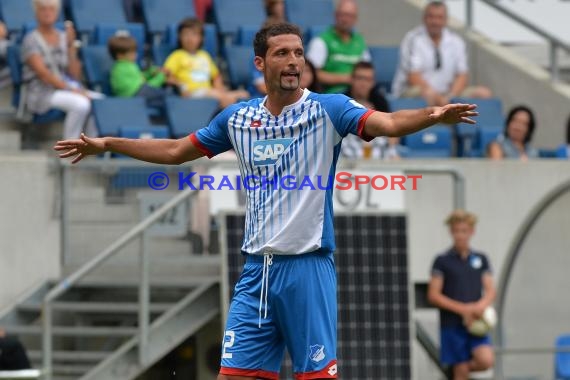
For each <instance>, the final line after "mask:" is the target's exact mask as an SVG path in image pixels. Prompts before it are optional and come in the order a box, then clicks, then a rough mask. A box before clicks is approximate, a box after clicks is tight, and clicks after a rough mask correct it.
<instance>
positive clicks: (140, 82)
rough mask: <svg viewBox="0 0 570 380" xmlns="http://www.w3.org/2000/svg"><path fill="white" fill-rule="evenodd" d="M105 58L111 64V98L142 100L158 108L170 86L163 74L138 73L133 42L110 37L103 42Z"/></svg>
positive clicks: (152, 70)
mask: <svg viewBox="0 0 570 380" xmlns="http://www.w3.org/2000/svg"><path fill="white" fill-rule="evenodd" d="M107 47H108V49H109V54H111V57H113V59H114V60H115V63H114V64H113V67H112V68H111V90H112V91H113V94H114V95H115V96H119V97H133V96H142V97H144V98H145V99H146V100H147V103H148V105H150V106H158V107H161V106H163V105H164V98H165V97H166V96H167V95H169V92H168V91H167V90H166V89H165V88H163V87H164V86H165V85H168V84H171V81H169V80H168V78H167V75H166V70H163V69H161V68H158V67H151V68H149V69H147V70H144V71H143V70H141V69H140V67H139V66H138V64H137V62H136V61H137V42H136V40H135V39H134V38H132V37H130V36H124V35H117V36H113V37H111V38H110V39H109V41H108V42H107Z"/></svg>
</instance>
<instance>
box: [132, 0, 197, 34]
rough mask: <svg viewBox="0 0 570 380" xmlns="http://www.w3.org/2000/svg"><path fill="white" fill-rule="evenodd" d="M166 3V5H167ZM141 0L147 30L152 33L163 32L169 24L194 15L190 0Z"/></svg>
mask: <svg viewBox="0 0 570 380" xmlns="http://www.w3.org/2000/svg"><path fill="white" fill-rule="evenodd" d="M167 4H168V5H167ZM167 4H165V2H164V0H142V2H141V5H142V11H143V17H144V22H145V24H146V29H147V32H148V33H150V34H152V35H155V36H156V35H160V34H162V33H164V31H165V30H166V28H168V26H169V25H171V24H176V25H177V24H178V23H179V22H180V21H182V20H183V19H185V18H187V17H196V11H195V9H194V2H193V1H191V0H170V1H168V3H167Z"/></svg>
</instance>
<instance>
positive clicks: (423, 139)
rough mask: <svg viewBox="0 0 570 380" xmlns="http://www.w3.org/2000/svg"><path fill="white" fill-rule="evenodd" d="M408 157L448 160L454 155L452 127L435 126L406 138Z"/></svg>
mask: <svg viewBox="0 0 570 380" xmlns="http://www.w3.org/2000/svg"><path fill="white" fill-rule="evenodd" d="M403 142H404V145H405V146H406V147H408V148H409V152H408V154H407V157H423V158H447V157H451V154H452V145H453V144H452V133H451V127H449V126H445V125H435V126H433V127H431V128H427V129H424V130H422V131H419V132H416V133H413V134H411V135H408V136H406V137H405V138H404V141H403Z"/></svg>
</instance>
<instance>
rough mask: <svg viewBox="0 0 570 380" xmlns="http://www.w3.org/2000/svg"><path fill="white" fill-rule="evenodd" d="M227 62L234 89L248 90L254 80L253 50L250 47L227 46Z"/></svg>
mask: <svg viewBox="0 0 570 380" xmlns="http://www.w3.org/2000/svg"><path fill="white" fill-rule="evenodd" d="M226 60H227V63H228V74H229V77H230V83H231V86H232V88H238V87H240V86H242V87H244V88H247V86H249V85H250V83H251V80H252V73H251V61H252V60H253V49H252V48H251V47H249V46H235V45H234V46H227V47H226Z"/></svg>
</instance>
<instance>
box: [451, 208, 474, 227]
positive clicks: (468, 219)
mask: <svg viewBox="0 0 570 380" xmlns="http://www.w3.org/2000/svg"><path fill="white" fill-rule="evenodd" d="M456 223H467V224H468V225H469V226H471V227H475V224H477V216H475V214H472V213H470V212H468V211H465V210H454V211H453V212H452V213H451V214H449V216H448V217H447V219H446V220H445V224H447V225H448V226H449V227H452V226H453V225H454V224H456Z"/></svg>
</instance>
